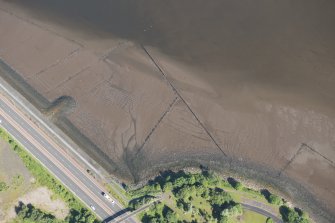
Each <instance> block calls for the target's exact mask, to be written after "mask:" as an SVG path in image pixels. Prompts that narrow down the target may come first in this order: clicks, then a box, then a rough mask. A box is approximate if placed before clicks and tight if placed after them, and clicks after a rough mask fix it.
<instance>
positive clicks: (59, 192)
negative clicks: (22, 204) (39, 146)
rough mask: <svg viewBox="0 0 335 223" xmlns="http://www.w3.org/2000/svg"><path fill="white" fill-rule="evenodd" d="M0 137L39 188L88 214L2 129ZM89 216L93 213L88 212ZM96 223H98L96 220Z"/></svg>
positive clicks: (76, 200) (15, 181) (17, 181)
mask: <svg viewBox="0 0 335 223" xmlns="http://www.w3.org/2000/svg"><path fill="white" fill-rule="evenodd" d="M0 137H1V138H2V139H4V140H6V141H7V142H8V143H9V145H10V147H11V148H12V149H13V150H14V152H15V153H17V154H18V156H19V157H20V158H21V160H22V161H23V163H24V165H25V166H26V168H27V169H28V170H29V172H30V173H31V174H32V175H33V176H34V177H35V179H36V183H37V184H39V185H41V186H46V187H47V188H48V189H50V190H51V191H52V192H54V194H55V196H57V197H58V198H60V199H62V200H63V201H65V202H66V203H67V204H68V206H69V207H70V208H71V209H73V210H75V211H77V212H79V213H81V212H82V211H83V210H85V211H86V212H90V210H88V209H87V208H86V206H85V205H84V204H83V203H82V202H81V201H80V200H79V199H77V198H76V197H75V196H74V195H73V194H72V193H71V192H70V191H69V190H68V189H67V188H66V187H65V186H64V185H63V184H62V183H61V182H60V181H59V180H57V179H56V178H55V177H54V176H53V175H52V174H51V173H50V172H49V171H48V170H47V169H46V168H45V167H44V166H42V164H40V163H39V161H38V160H36V159H35V158H34V157H33V156H32V155H31V154H30V153H28V151H26V150H25V149H23V147H22V146H21V145H19V144H18V142H16V141H15V140H14V138H12V137H11V136H10V135H9V134H8V133H7V132H6V131H5V130H4V129H3V128H0ZM20 181H21V179H20V177H17V179H15V180H14V183H15V184H17V183H19V182H20ZM90 213H91V215H94V213H92V212H90ZM96 222H98V221H97V220H96Z"/></svg>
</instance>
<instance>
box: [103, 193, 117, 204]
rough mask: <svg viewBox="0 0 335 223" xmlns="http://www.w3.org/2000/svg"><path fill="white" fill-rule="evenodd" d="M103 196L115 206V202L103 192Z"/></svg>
mask: <svg viewBox="0 0 335 223" xmlns="http://www.w3.org/2000/svg"><path fill="white" fill-rule="evenodd" d="M101 194H102V195H103V196H104V198H106V199H107V200H109V201H110V202H111V203H112V204H115V201H114V200H112V198H111V197H110V196H109V195H108V194H107V193H105V192H101Z"/></svg>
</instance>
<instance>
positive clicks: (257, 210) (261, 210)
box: [242, 204, 284, 223]
mask: <svg viewBox="0 0 335 223" xmlns="http://www.w3.org/2000/svg"><path fill="white" fill-rule="evenodd" d="M242 206H243V208H244V209H247V210H250V211H253V212H256V213H259V214H261V215H264V216H266V217H270V218H272V220H273V221H274V222H276V223H284V222H283V221H282V220H281V219H280V218H278V217H277V216H275V215H273V214H271V213H270V212H268V211H266V210H264V209H261V208H259V207H255V206H251V205H249V204H242Z"/></svg>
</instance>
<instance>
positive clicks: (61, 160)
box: [0, 98, 136, 223]
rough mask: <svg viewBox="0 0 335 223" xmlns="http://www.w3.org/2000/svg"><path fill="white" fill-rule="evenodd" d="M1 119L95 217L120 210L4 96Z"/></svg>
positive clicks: (82, 170)
mask: <svg viewBox="0 0 335 223" xmlns="http://www.w3.org/2000/svg"><path fill="white" fill-rule="evenodd" d="M0 119H1V123H0V125H1V126H2V127H3V128H4V129H6V130H7V131H8V132H9V133H10V134H11V135H12V136H13V137H14V138H15V139H16V140H17V141H18V142H20V143H21V144H22V145H23V146H24V147H25V148H26V149H27V150H28V151H29V152H30V153H31V154H32V155H33V156H34V157H35V158H37V159H38V160H39V161H40V162H41V163H42V164H43V165H44V166H45V167H46V168H47V169H48V170H49V171H50V172H51V173H53V174H54V175H55V176H56V177H57V178H58V179H59V180H60V181H61V182H62V183H63V184H64V185H65V186H66V187H67V188H69V189H70V190H71V191H72V192H73V193H74V194H75V195H76V196H77V197H78V198H79V199H80V200H81V201H82V202H84V203H85V204H86V205H87V206H90V205H92V206H94V207H95V211H94V212H95V213H96V215H97V216H98V217H100V218H101V219H108V218H109V217H110V216H113V215H114V214H115V213H120V212H122V210H123V208H121V206H120V205H119V204H117V202H116V203H115V204H112V203H111V202H110V201H108V200H107V199H105V198H104V197H103V196H102V195H101V192H102V191H104V189H103V188H102V186H101V185H99V184H98V183H97V182H96V181H95V180H94V179H93V178H92V177H91V176H89V175H88V174H87V173H86V171H85V170H84V169H83V168H81V167H80V166H79V165H78V163H77V162H75V160H73V159H72V158H71V157H69V156H68V155H67V154H66V153H65V151H64V150H63V149H61V148H60V147H59V146H58V145H57V144H56V143H55V142H53V140H52V139H51V138H50V137H48V136H47V135H46V134H45V133H44V132H42V131H40V130H39V129H38V128H37V126H36V125H35V124H34V123H33V122H32V121H30V120H29V119H28V118H27V117H25V116H24V114H23V113H21V112H20V111H18V110H17V108H15V107H13V105H11V104H10V103H8V102H7V100H6V99H5V98H0ZM124 222H131V223H135V222H136V221H135V220H134V219H132V218H128V219H126V220H124Z"/></svg>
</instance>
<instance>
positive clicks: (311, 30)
mask: <svg viewBox="0 0 335 223" xmlns="http://www.w3.org/2000/svg"><path fill="white" fill-rule="evenodd" d="M0 10H1V11H0V58H1V60H3V61H4V62H5V63H6V64H8V65H9V66H10V67H11V68H12V69H13V70H15V72H16V73H17V75H16V76H15V75H14V74H12V75H11V76H7V77H6V79H7V80H8V81H10V82H11V83H12V84H13V85H16V87H17V88H21V92H22V93H25V96H26V97H27V98H28V99H29V100H30V101H32V102H34V103H35V105H36V106H38V107H39V108H40V109H42V110H44V111H48V109H50V108H52V109H55V108H54V107H52V103H53V102H59V101H62V100H60V99H59V98H60V97H62V96H66V97H65V98H66V100H68V101H69V102H68V103H66V102H65V103H63V105H67V104H70V105H71V106H70V107H71V108H69V109H68V110H66V109H65V110H66V111H65V112H64V111H63V112H62V113H61V115H56V116H55V118H54V119H53V120H54V121H55V122H56V123H57V124H58V126H60V127H61V128H62V129H63V131H65V132H66V133H67V134H68V135H69V136H70V137H71V138H72V139H73V140H74V141H76V142H77V143H78V144H79V145H80V146H81V147H82V148H83V150H84V151H85V152H86V153H88V154H90V155H91V156H92V157H93V158H94V159H95V160H97V161H99V162H100V163H101V165H102V166H103V167H104V168H105V169H106V170H108V171H109V172H110V173H111V174H113V175H116V176H118V177H119V178H121V179H123V180H126V181H136V182H139V181H141V180H144V179H147V177H150V176H153V175H155V174H156V173H157V171H159V170H163V169H165V168H176V167H187V166H198V165H200V164H203V165H208V166H211V167H212V168H215V169H217V170H221V171H233V172H237V173H238V174H240V175H244V176H245V177H252V178H256V179H258V180H260V181H262V182H264V183H268V184H271V185H273V186H275V187H277V188H279V189H280V190H281V191H282V192H283V193H284V194H285V195H287V196H288V197H291V198H293V199H294V200H295V201H297V203H300V204H302V205H303V206H304V208H306V209H307V210H309V211H311V212H312V215H313V216H315V217H317V218H318V222H331V220H330V219H332V218H334V210H335V191H334V190H332V189H331V188H334V183H335V182H334V181H333V178H335V171H334V166H335V164H334V162H335V88H334V86H335V28H334V27H335V14H334V13H333V12H334V10H335V3H334V2H333V1H330V0H323V1H316V0H304V1H289V0H285V1H280V2H277V1H269V0H257V1H236V0H229V1H228V0H225V1H210V2H206V3H204V2H203V1H197V0H196V1H194V0H193V1H162V2H159V1H154V0H139V1H138V0H137V1H131V0H122V1H121V0H120V1H107V0H101V1H99V2H97V1H91V0H80V1H79V0H72V1H65V0H64V1H63V0H61V1H45V0H44V1H42V0H30V1H23V0H13V1H4V0H2V1H0ZM2 75H5V74H2ZM20 78H21V81H18V80H20ZM22 80H24V81H25V82H26V83H27V84H28V85H29V86H30V87H31V89H29V87H27V85H24V84H22ZM63 98H64V97H63ZM57 99H58V100H57ZM56 104H57V103H56ZM60 104H61V103H60ZM55 111H57V109H55ZM313 160H314V161H313ZM311 162H312V163H313V165H311ZM320 207H322V208H320Z"/></svg>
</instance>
